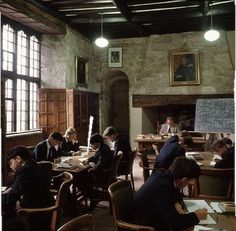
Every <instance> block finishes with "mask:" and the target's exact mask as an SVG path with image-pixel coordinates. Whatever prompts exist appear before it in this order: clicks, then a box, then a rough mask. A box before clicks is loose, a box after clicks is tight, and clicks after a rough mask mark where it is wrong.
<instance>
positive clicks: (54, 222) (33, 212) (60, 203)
mask: <svg viewBox="0 0 236 231" xmlns="http://www.w3.org/2000/svg"><path fill="white" fill-rule="evenodd" d="M61 177H62V184H61V186H60V188H59V191H58V195H57V197H56V202H55V205H53V206H51V207H47V208H22V209H19V210H17V216H18V217H19V218H20V219H21V220H22V221H23V222H24V224H25V227H26V230H27V231H28V230H32V231H34V230H38V231H39V230H43V231H56V229H57V226H58V224H59V221H60V218H61V215H62V213H63V207H64V205H65V203H66V200H67V196H68V193H69V189H70V185H71V183H72V180H73V176H72V175H71V174H70V173H68V172H64V173H63V174H62V175H61ZM42 217H49V218H50V219H49V227H44V228H42V226H43V225H44V224H43V223H41V222H40V220H41V219H40V218H42ZM38 219H39V220H38ZM32 221H33V224H32ZM37 221H38V223H37ZM27 223H28V224H27ZM29 227H30V229H29Z"/></svg>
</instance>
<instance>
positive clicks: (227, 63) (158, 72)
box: [94, 31, 234, 95]
mask: <svg viewBox="0 0 236 231" xmlns="http://www.w3.org/2000/svg"><path fill="white" fill-rule="evenodd" d="M186 41H187V48H188V49H199V52H200V77H201V84H200V85H198V86H174V87H173V86H170V84H169V51H170V50H182V49H186V47H185V42H186ZM110 47H123V67H122V68H118V69H119V70H121V71H123V72H124V73H125V74H126V75H127V76H128V78H129V82H130V94H152V95H156V94H215V93H217V94H225V93H233V77H234V74H233V73H234V72H233V67H232V63H231V60H230V53H229V48H228V44H227V40H226V33H225V32H224V31H221V37H220V39H219V40H217V41H215V42H213V43H210V42H207V41H205V40H204V38H203V33H202V32H189V33H187V37H186V33H184V34H168V35H153V36H150V37H148V38H132V39H119V40H112V41H111V42H110ZM94 53H95V60H99V64H96V63H94V65H95V66H97V71H96V78H98V79H100V78H102V76H104V75H105V74H106V73H107V72H108V71H111V70H112V69H113V70H116V69H117V68H108V67H107V49H104V50H102V51H101V50H100V51H98V49H97V48H95V52H94Z"/></svg>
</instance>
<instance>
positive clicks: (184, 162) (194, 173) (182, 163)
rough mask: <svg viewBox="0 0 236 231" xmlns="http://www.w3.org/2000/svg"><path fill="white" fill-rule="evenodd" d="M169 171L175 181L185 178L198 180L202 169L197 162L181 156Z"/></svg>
mask: <svg viewBox="0 0 236 231" xmlns="http://www.w3.org/2000/svg"><path fill="white" fill-rule="evenodd" d="M167 171H169V172H171V173H172V174H173V176H174V179H182V178H185V177H186V178H188V179H191V178H195V179H197V178H198V177H199V176H200V172H201V169H200V167H199V166H198V164H197V163H196V161H195V160H193V159H188V158H186V157H183V156H180V157H177V158H175V160H174V162H173V163H172V164H171V166H170V167H169V169H168V170H167Z"/></svg>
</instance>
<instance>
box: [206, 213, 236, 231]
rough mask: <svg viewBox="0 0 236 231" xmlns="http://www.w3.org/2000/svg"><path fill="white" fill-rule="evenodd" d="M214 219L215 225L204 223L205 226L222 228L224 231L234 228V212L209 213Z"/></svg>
mask: <svg viewBox="0 0 236 231" xmlns="http://www.w3.org/2000/svg"><path fill="white" fill-rule="evenodd" d="M210 215H211V216H212V218H213V219H214V220H215V221H216V223H217V224H215V225H206V226H207V227H212V228H218V229H223V230H226V231H235V230H236V217H235V214H234V213H222V214H219V213H212V214H210Z"/></svg>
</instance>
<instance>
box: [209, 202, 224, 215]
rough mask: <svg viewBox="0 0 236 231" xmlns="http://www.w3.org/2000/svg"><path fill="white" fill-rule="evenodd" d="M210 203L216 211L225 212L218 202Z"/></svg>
mask: <svg viewBox="0 0 236 231" xmlns="http://www.w3.org/2000/svg"><path fill="white" fill-rule="evenodd" d="M210 205H211V207H212V208H213V210H214V211H216V212H217V213H223V211H222V209H221V208H220V207H219V203H218V202H211V203H210Z"/></svg>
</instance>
